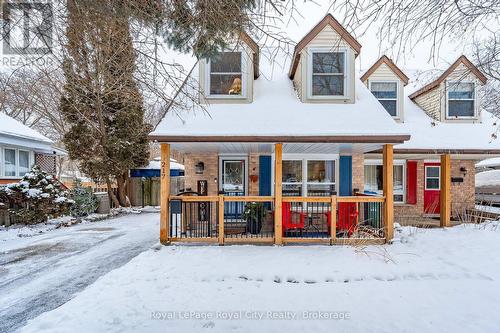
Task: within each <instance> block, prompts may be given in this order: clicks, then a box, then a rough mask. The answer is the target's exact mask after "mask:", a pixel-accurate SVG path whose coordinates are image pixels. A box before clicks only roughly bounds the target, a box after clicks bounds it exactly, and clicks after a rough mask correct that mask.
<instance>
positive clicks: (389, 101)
mask: <svg viewBox="0 0 500 333" xmlns="http://www.w3.org/2000/svg"><path fill="white" fill-rule="evenodd" d="M360 79H361V81H362V82H363V83H364V84H365V85H366V86H367V87H368V89H369V90H370V91H371V92H372V94H373V95H374V96H375V97H376V98H377V99H378V100H379V102H380V103H381V104H382V106H383V107H384V108H385V109H386V110H387V112H388V113H389V114H390V115H391V116H392V117H393V118H394V119H395V120H396V121H399V122H403V121H404V87H405V86H406V85H407V84H408V77H407V76H406V75H405V74H404V73H403V71H401V70H400V69H399V68H398V66H396V64H395V63H394V62H393V61H392V60H391V59H389V58H388V57H387V56H385V55H383V56H382V57H380V59H379V60H377V62H375V63H374V64H373V66H372V67H370V68H369V69H368V70H367V71H366V73H365V74H363V75H362V76H361V78H360Z"/></svg>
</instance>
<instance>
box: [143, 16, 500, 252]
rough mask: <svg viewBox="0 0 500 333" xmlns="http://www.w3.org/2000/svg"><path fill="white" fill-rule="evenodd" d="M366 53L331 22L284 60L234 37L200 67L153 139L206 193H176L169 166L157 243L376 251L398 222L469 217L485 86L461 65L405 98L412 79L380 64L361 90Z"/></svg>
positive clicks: (484, 136)
mask: <svg viewBox="0 0 500 333" xmlns="http://www.w3.org/2000/svg"><path fill="white" fill-rule="evenodd" d="M368 51H372V52H373V50H368ZM360 53H361V45H360V44H359V43H358V42H357V41H356V40H355V39H354V38H353V37H352V36H351V35H350V34H349V33H348V32H347V30H346V29H345V28H344V27H342V26H341V25H340V24H339V22H337V21H336V20H335V18H334V17H333V16H331V15H327V16H325V18H324V19H322V20H321V21H320V22H319V23H318V24H317V25H316V26H315V27H314V28H313V29H312V30H311V31H309V32H308V33H307V34H306V35H305V37H304V38H303V39H302V40H300V41H299V43H298V44H297V45H296V47H295V50H294V53H293V55H292V57H291V58H290V57H287V56H286V55H283V54H282V53H281V52H280V51H279V50H275V49H268V48H267V49H261V48H259V46H258V45H257V44H256V43H255V42H254V41H253V40H252V38H251V37H250V36H248V35H247V34H245V33H242V34H241V35H239V36H237V37H235V39H234V40H233V41H232V43H231V46H230V47H229V48H228V49H227V50H226V51H224V52H222V53H221V54H220V56H218V57H217V58H215V59H212V60H208V59H202V60H200V61H199V62H198V64H197V68H196V69H195V70H194V71H193V72H192V73H193V74H192V78H191V79H192V80H191V81H190V80H186V82H189V83H188V84H186V85H185V86H183V87H182V88H181V89H185V90H186V92H187V93H190V94H197V93H198V94H199V101H200V104H199V105H198V104H194V103H193V105H189V106H186V107H187V108H188V110H183V109H182V103H174V104H173V105H174V106H173V107H172V109H170V110H169V111H168V112H167V113H166V115H165V117H164V119H163V120H162V121H161V122H160V123H159V124H158V126H157V127H156V129H155V130H154V131H153V132H152V133H151V135H150V138H151V140H155V141H157V142H159V143H160V145H161V151H162V160H163V161H168V159H169V156H170V153H171V151H172V150H175V151H178V152H181V153H183V154H184V165H185V186H186V188H192V189H193V190H195V191H197V192H199V194H200V196H199V197H184V196H175V195H172V193H170V192H169V177H168V174H169V172H168V163H163V165H162V176H161V181H162V190H161V193H162V201H161V204H162V209H161V230H160V239H161V241H162V242H164V243H165V242H169V241H207V242H218V243H220V244H224V243H238V242H245V243H248V242H250V243H266V242H267V243H275V244H283V243H295V242H307V243H311V242H314V243H327V244H336V243H341V244H345V243H352V242H357V241H359V240H360V239H361V240H363V241H365V240H370V241H372V242H384V241H387V240H390V239H391V238H392V237H393V224H394V222H395V221H397V222H404V221H407V220H417V219H424V220H428V221H430V223H432V221H433V220H432V219H433V218H439V222H438V225H439V224H440V225H441V226H449V225H450V221H451V220H452V219H453V218H457V217H459V216H460V215H461V212H462V211H464V210H468V209H473V208H474V177H475V168H474V165H475V163H476V161H477V160H480V159H484V158H486V157H488V156H490V157H491V156H495V155H496V156H499V155H500V142H499V141H498V140H496V139H495V138H494V136H492V133H494V131H495V129H496V127H495V126H496V121H497V119H496V118H495V117H493V116H492V115H491V114H489V113H487V112H485V111H484V110H481V108H480V104H481V103H480V98H481V91H482V90H481V89H482V87H483V85H484V84H485V83H486V77H485V76H484V75H483V74H482V73H481V72H480V71H479V70H478V69H477V68H476V67H475V66H474V65H473V64H472V63H471V62H470V61H469V60H468V59H467V58H466V57H465V56H461V57H460V58H459V59H457V60H456V61H455V62H454V63H453V64H452V65H451V66H450V67H449V68H448V69H447V70H446V71H444V72H443V73H442V75H440V76H439V77H438V78H437V79H435V80H434V81H432V82H430V83H429V84H427V85H425V86H424V87H421V88H420V89H416V88H414V89H412V90H411V91H409V90H410V89H409V85H410V84H411V80H410V78H409V76H411V74H414V73H409V72H408V73H405V71H404V70H402V69H400V68H398V66H397V65H396V64H395V63H394V62H393V61H391V59H389V58H388V57H386V56H382V57H381V58H380V59H379V60H378V61H377V62H376V63H375V64H374V65H373V66H371V67H370V68H369V69H368V70H367V71H366V72H364V73H363V75H361V77H359V78H358V77H357V73H358V72H359V69H357V68H356V61H355V59H356V57H358V56H359V54H360ZM188 79H189V78H188ZM196 82H198V83H199V86H198V87H196V88H193V86H196ZM407 85H408V86H407ZM408 91H409V92H411V94H409V95H408V94H407V92H408ZM180 95H182V94H180ZM179 115H181V116H179ZM179 202H180V203H182V209H181V212H180V213H172V210H171V209H170V207H171V205H172V204H174V203H176V204H178V203H179Z"/></svg>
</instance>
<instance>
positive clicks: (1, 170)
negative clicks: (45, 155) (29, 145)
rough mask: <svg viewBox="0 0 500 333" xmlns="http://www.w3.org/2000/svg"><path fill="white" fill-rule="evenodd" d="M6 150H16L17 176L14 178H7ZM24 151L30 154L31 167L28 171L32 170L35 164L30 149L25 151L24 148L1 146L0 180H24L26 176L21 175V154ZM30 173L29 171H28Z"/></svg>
mask: <svg viewBox="0 0 500 333" xmlns="http://www.w3.org/2000/svg"><path fill="white" fill-rule="evenodd" d="M6 149H11V150H14V151H15V152H16V153H15V154H16V155H15V159H16V174H15V175H14V176H6V175H5V150H6ZM20 151H24V152H27V153H28V156H29V160H28V163H29V167H28V169H31V167H32V166H33V163H34V159H33V151H32V150H29V149H23V148H16V147H12V146H0V179H19V178H22V177H23V176H24V175H21V174H20V173H19V152H20ZM28 172H29V171H28Z"/></svg>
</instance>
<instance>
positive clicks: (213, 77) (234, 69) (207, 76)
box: [198, 32, 259, 103]
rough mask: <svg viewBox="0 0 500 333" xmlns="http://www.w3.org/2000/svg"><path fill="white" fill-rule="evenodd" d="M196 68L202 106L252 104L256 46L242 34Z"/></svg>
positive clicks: (257, 65) (255, 74) (256, 70)
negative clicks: (204, 104)
mask: <svg viewBox="0 0 500 333" xmlns="http://www.w3.org/2000/svg"><path fill="white" fill-rule="evenodd" d="M198 67H199V80H198V81H199V83H200V91H201V102H202V103H251V102H252V100H253V81H254V79H256V78H258V76H259V46H258V45H257V43H255V41H254V40H253V39H252V38H251V37H250V36H249V35H248V34H246V33H245V32H242V33H241V34H240V35H239V38H235V40H234V41H233V42H232V43H230V44H229V46H228V47H227V48H226V49H225V50H223V51H222V52H220V53H219V54H218V55H217V56H215V57H214V58H213V59H201V60H200V61H199V66H198Z"/></svg>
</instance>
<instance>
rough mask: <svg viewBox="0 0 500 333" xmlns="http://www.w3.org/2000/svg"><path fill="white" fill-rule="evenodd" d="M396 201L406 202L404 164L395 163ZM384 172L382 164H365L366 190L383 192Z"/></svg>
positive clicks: (394, 184) (394, 185)
mask: <svg viewBox="0 0 500 333" xmlns="http://www.w3.org/2000/svg"><path fill="white" fill-rule="evenodd" d="M393 170H394V171H393V181H394V183H393V189H394V202H399V203H402V202H405V191H404V190H405V177H404V164H394V169H393ZM383 179H384V174H383V166H382V165H381V164H371V165H365V191H366V192H373V193H377V194H382V192H383V189H384V183H383Z"/></svg>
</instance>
